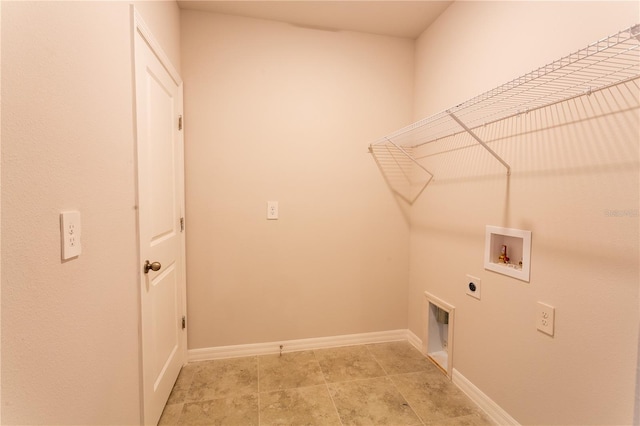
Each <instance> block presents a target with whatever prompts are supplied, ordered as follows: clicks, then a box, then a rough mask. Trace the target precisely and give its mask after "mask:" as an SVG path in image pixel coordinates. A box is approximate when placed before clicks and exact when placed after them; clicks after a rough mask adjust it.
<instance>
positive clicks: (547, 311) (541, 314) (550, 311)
mask: <svg viewBox="0 0 640 426" xmlns="http://www.w3.org/2000/svg"><path fill="white" fill-rule="evenodd" d="M555 311H556V308H554V307H553V306H549V305H546V304H544V303H542V302H538V306H537V309H536V324H537V327H538V330H540V331H542V332H543V333H547V334H548V335H549V336H553V326H554V323H555Z"/></svg>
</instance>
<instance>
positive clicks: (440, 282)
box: [409, 2, 640, 424]
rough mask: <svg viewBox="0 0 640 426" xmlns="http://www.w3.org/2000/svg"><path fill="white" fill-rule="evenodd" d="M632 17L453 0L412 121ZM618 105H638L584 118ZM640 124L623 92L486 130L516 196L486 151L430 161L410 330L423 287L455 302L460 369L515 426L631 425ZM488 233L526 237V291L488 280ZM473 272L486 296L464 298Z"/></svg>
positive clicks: (414, 241)
mask: <svg viewBox="0 0 640 426" xmlns="http://www.w3.org/2000/svg"><path fill="white" fill-rule="evenodd" d="M638 16H639V10H638V3H637V2H626V3H615V2H606V3H578V2H564V3H538V2H535V3H528V2H456V3H454V4H453V5H452V6H451V7H450V8H449V9H448V10H447V11H445V13H444V14H443V15H442V16H441V17H440V18H439V19H438V21H437V22H436V23H435V24H434V25H433V26H432V27H431V28H429V29H428V30H427V31H426V32H425V33H424V34H423V35H422V36H421V37H420V39H419V40H418V42H417V49H416V53H417V55H416V97H415V117H414V118H416V119H418V118H421V117H424V116H427V115H430V114H432V113H435V112H438V111H439V110H442V109H445V108H447V107H450V106H452V105H456V104H457V103H459V102H461V101H464V100H466V99H468V98H470V97H473V96H475V95H477V94H480V93H482V92H484V91H486V90H490V89H492V88H494V87H496V86H497V85H499V84H501V83H504V82H507V81H508V80H510V79H513V78H515V77H517V76H519V75H521V74H524V73H526V72H528V71H531V70H533V69H534V68H537V67H539V66H541V65H544V64H546V63H549V62H551V61H553V60H555V59H557V58H559V57H561V56H563V55H566V54H568V53H570V52H572V51H575V50H577V49H580V48H582V47H584V46H586V45H587V44H588V43H590V42H592V41H595V40H597V39H599V38H601V37H604V36H607V35H609V34H611V33H615V32H617V31H618V30H620V29H622V28H625V27H628V26H630V25H632V24H634V23H635V22H637V20H638ZM620 95H624V97H625V98H626V99H627V100H626V102H627V106H628V107H631V108H633V109H631V110H630V111H627V112H625V113H618V114H614V115H608V116H604V117H601V118H596V119H589V120H585V121H580V120H581V118H583V117H584V116H585V115H588V114H586V113H585V111H590V110H593V111H598V110H601V111H603V112H608V111H610V108H611V107H612V106H613V107H616V106H620V105H623V106H624V105H625V104H624V102H625V101H622V100H621V96H620ZM616 100H617V102H618V104H616ZM639 120H640V117H639V114H638V91H637V87H636V88H635V89H633V90H630V89H629V88H627V87H623V88H621V89H620V90H619V91H617V90H611V91H606V92H603V93H602V94H598V95H592V96H591V97H590V98H588V99H580V100H577V101H575V102H570V103H567V104H561V105H558V106H556V107H552V108H547V109H545V110H542V111H539V112H536V113H530V114H529V115H527V116H524V117H522V118H520V119H514V120H507V121H506V122H503V123H500V125H496V126H487V128H486V129H482V130H481V135H482V136H483V137H485V138H486V139H487V140H489V141H492V142H491V146H492V147H493V148H494V149H495V150H496V151H497V152H499V153H500V154H501V155H502V156H503V157H504V158H505V160H507V161H508V162H509V163H511V166H512V175H511V178H510V180H509V185H508V186H507V179H506V176H505V175H504V169H503V168H502V167H501V166H500V165H499V164H498V163H497V161H496V160H494V159H493V158H492V157H490V156H489V155H487V154H486V153H484V152H483V151H482V150H481V149H475V148H471V149H465V150H461V151H454V152H450V153H448V154H444V155H439V156H435V157H430V158H429V159H426V160H424V162H425V164H427V165H428V166H429V167H430V168H432V169H434V170H435V174H436V180H435V182H433V183H432V184H431V185H430V186H429V187H428V188H427V190H426V191H425V192H424V193H423V194H422V196H421V197H420V199H419V200H418V201H417V202H416V203H415V205H414V206H413V208H412V212H411V214H412V228H411V249H410V250H411V267H410V270H411V277H410V282H411V285H410V303H409V306H410V308H409V327H410V329H411V330H412V331H414V332H415V333H420V331H421V329H422V323H421V309H422V301H423V296H422V294H423V292H424V291H425V290H428V291H430V292H432V293H434V294H435V295H437V296H439V297H441V298H442V299H444V300H445V301H448V302H449V303H451V304H452V305H454V306H455V307H456V321H455V323H456V329H455V332H454V333H455V337H454V341H455V343H454V351H455V352H454V368H455V369H457V370H458V371H459V372H460V373H461V374H462V375H463V376H465V377H466V378H467V379H469V380H470V381H471V382H472V383H473V384H475V385H476V386H477V387H478V388H480V389H481V390H482V391H483V392H484V393H486V394H487V395H488V396H489V397H490V398H492V399H493V400H494V401H495V402H496V403H498V404H499V405H500V406H501V407H502V408H504V409H505V410H506V411H507V412H508V413H509V414H510V415H511V416H513V417H514V418H515V419H516V420H517V421H518V422H520V423H522V424H630V423H631V422H632V419H633V401H634V397H633V396H634V381H635V377H634V372H635V368H636V360H637V358H636V357H637V350H638V343H637V336H638V314H639V312H638V271H639V270H638V257H639V250H638V236H639V226H638V216H637V215H638V192H639V187H638V176H639V175H638V173H639V168H638V164H639V161H638V158H639V156H638V155H639V154H638V130H639V127H638V122H639ZM569 122H573V123H569ZM514 133H518V134H519V136H516V137H511V135H513V134H514ZM451 147H453V145H450V142H449V141H446V142H444V143H443V144H441V145H440V146H436V147H433V149H436V150H446V149H448V148H451ZM609 210H618V211H622V212H629V214H625V215H623V216H620V217H608V216H607V214H606V212H607V211H609ZM485 225H497V226H507V227H513V228H520V229H526V230H531V231H532V233H533V234H532V235H533V244H532V259H531V265H532V266H531V268H532V269H531V281H530V283H525V282H522V281H518V280H515V279H511V278H508V277H506V276H503V275H499V274H496V273H493V272H490V271H485V270H484V269H483V250H484V231H485ZM466 273H470V274H472V275H475V276H478V277H480V278H481V279H482V300H481V301H477V300H475V299H473V298H471V297H469V296H466V295H465V293H464V285H465V283H466V281H465V274H466ZM537 301H542V302H544V303H547V304H550V305H553V306H555V308H556V333H555V336H554V337H553V338H550V337H549V336H547V335H544V334H542V333H540V332H538V331H537V330H536V327H535V314H536V311H535V308H536V302H537Z"/></svg>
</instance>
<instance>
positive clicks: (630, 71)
mask: <svg viewBox="0 0 640 426" xmlns="http://www.w3.org/2000/svg"><path fill="white" fill-rule="evenodd" d="M638 76H640V24H638V25H634V26H632V27H630V28H627V29H625V30H622V31H620V32H618V33H617V34H614V35H612V36H609V37H606V38H604V39H602V40H599V41H596V42H594V43H592V44H590V45H588V46H587V47H585V48H583V49H581V50H578V51H577V52H574V53H571V54H569V55H567V56H564V57H562V58H560V59H558V60H556V61H554V62H551V63H549V64H546V65H544V66H542V67H540V68H538V69H536V70H534V71H532V72H530V73H528V74H525V75H523V76H521V77H518V78H516V79H514V80H512V81H510V82H508V83H505V84H503V85H501V86H499V87H497V88H495V89H493V90H490V91H488V92H485V93H483V94H481V95H479V96H476V97H474V98H472V99H470V100H468V101H466V102H463V103H461V104H459V105H457V106H455V107H453V108H450V109H449V110H447V111H443V112H441V113H438V114H435V115H433V116H431V117H428V118H425V119H423V120H420V121H418V122H416V123H413V124H411V125H409V126H406V127H404V128H402V129H400V130H398V131H396V132H394V133H392V134H390V135H389V136H387V137H385V138H383V139H379V140H378V141H375V142H374V143H373V144H372V145H374V144H385V143H388V142H389V141H391V140H394V141H395V142H396V143H397V145H398V146H400V145H402V146H412V147H417V146H421V145H424V144H425V143H429V142H431V141H434V140H439V139H442V138H445V137H447V136H451V135H454V134H457V133H459V130H458V129H459V128H458V127H457V126H456V125H455V124H453V125H452V124H451V123H450V122H451V120H450V118H451V117H450V116H448V112H452V113H454V114H455V115H456V117H458V118H459V119H460V120H461V121H463V122H464V123H465V125H466V126H468V127H469V128H470V129H474V128H477V127H479V126H480V125H484V124H487V123H494V122H496V121H500V120H503V119H505V118H510V117H513V116H515V115H518V114H521V113H523V112H528V111H532V110H535V109H539V108H542V107H545V106H549V105H553V104H556V103H559V102H563V101H566V100H569V99H573V98H575V97H577V96H582V95H584V94H585V93H591V92H592V91H596V90H601V89H602V88H606V87H611V86H614V85H617V84H621V83H624V82H627V81H630V80H633V79H635V78H638Z"/></svg>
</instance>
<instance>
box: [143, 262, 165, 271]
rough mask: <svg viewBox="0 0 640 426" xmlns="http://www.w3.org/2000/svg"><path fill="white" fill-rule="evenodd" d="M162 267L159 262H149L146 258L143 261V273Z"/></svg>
mask: <svg viewBox="0 0 640 426" xmlns="http://www.w3.org/2000/svg"><path fill="white" fill-rule="evenodd" d="M160 268H162V265H161V264H160V262H153V263H150V262H149V261H148V260H147V261H145V262H144V273H145V274H148V273H149V271H154V272H155V271H159V270H160Z"/></svg>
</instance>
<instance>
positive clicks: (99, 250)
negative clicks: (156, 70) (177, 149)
mask: <svg viewBox="0 0 640 426" xmlns="http://www.w3.org/2000/svg"><path fill="white" fill-rule="evenodd" d="M154 7H157V8H158V10H156V13H150V12H151V11H152V10H154ZM171 8H172V9H173V11H171ZM143 9H144V10H142V11H141V12H142V14H143V16H145V18H146V20H147V21H148V24H149V26H150V27H151V29H152V31H154V32H155V33H156V34H159V36H158V38H159V39H160V40H161V41H162V42H164V41H165V40H171V39H172V38H175V40H178V39H179V20H178V19H177V16H178V14H179V10H178V8H177V6H176V5H175V3H172V4H169V3H162V4H160V3H159V4H157V5H156V6H153V5H152V4H147V5H145V6H144V7H143ZM160 9H162V10H160ZM145 12H146V13H145ZM175 45H179V42H177V41H176V42H175V43H174V46H175ZM130 46H131V19H130V11H129V5H128V4H127V3H126V2H6V1H3V2H2V423H3V424H18V423H26V424H137V423H139V422H140V413H141V411H140V387H139V379H140V371H139V350H138V347H139V341H138V339H139V337H138V327H139V325H138V323H139V294H138V291H139V290H138V286H137V264H136V262H137V260H136V258H137V254H136V225H135V210H134V204H135V187H134V155H133V154H134V141H133V118H132V117H133V113H132V111H133V109H132V67H131V47H130ZM168 55H169V56H170V57H171V59H172V61H174V63H175V64H176V66H178V65H179V63H180V57H179V51H178V50H177V49H176V48H175V47H173V48H171V49H168ZM67 209H77V210H79V211H80V212H81V214H82V230H83V234H82V246H83V252H82V254H81V255H80V257H79V258H77V259H75V260H70V261H67V262H61V261H60V230H59V219H58V215H59V212H60V211H62V210H67Z"/></svg>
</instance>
